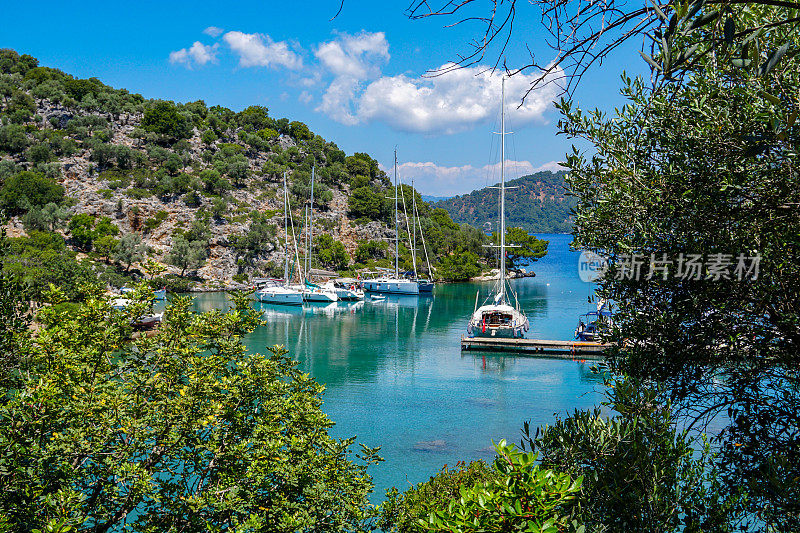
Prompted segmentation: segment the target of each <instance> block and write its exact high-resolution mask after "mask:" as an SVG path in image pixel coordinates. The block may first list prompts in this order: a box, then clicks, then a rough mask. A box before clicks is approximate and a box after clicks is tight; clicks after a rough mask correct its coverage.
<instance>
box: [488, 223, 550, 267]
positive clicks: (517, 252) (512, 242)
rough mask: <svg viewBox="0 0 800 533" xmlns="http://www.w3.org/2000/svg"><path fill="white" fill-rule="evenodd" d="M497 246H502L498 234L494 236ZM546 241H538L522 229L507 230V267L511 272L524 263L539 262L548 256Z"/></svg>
mask: <svg viewBox="0 0 800 533" xmlns="http://www.w3.org/2000/svg"><path fill="white" fill-rule="evenodd" d="M492 239H493V240H494V243H495V244H500V237H499V236H498V235H497V233H494V234H493V235H492ZM548 244H549V243H548V242H547V241H545V240H542V239H538V238H536V237H535V236H533V235H530V234H529V233H528V232H527V231H525V230H524V229H522V228H508V229H507V230H506V245H507V246H508V248H506V267H507V268H508V269H509V270H514V269H517V268H519V267H520V266H521V265H520V263H522V262H534V261H538V260H539V259H541V258H542V257H544V256H545V255H547V245H548Z"/></svg>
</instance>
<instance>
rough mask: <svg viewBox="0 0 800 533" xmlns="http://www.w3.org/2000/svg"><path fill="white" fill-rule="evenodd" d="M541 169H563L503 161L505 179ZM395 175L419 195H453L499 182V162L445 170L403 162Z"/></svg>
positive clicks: (548, 163)
mask: <svg viewBox="0 0 800 533" xmlns="http://www.w3.org/2000/svg"><path fill="white" fill-rule="evenodd" d="M381 167H382V168H383V169H384V170H386V171H387V172H389V170H390V169H389V168H388V167H386V166H384V165H381ZM543 170H549V171H551V172H555V171H557V170H563V167H561V166H560V165H559V164H558V163H557V162H556V161H550V162H547V163H544V164H543V165H538V166H537V165H534V164H533V163H531V162H530V161H513V160H506V179H514V178H518V177H520V176H524V175H527V174H533V173H535V172H541V171H543ZM397 173H398V175H399V176H400V179H401V180H402V181H403V183H409V184H410V183H411V180H412V179H413V180H414V186H415V188H416V189H417V190H418V191H420V192H421V193H422V194H430V195H434V196H453V195H456V194H465V193H468V192H470V191H474V190H475V189H481V188H483V187H487V186H489V185H494V184H495V183H497V182H498V181H500V163H499V162H498V163H494V164H491V165H484V166H481V167H475V166H472V165H463V166H454V167H448V166H442V165H437V164H436V163H433V162H430V161H427V162H406V163H401V164H399V165H398V166H397ZM512 194H513V193H512Z"/></svg>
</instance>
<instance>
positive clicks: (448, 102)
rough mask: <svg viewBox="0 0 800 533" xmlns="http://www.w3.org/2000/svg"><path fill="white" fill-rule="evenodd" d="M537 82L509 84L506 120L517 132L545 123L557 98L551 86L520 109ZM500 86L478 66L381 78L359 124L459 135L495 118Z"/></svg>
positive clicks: (364, 101) (520, 77) (369, 91)
mask: <svg viewBox="0 0 800 533" xmlns="http://www.w3.org/2000/svg"><path fill="white" fill-rule="evenodd" d="M442 68H443V69H445V68H447V65H444V66H443V67H442ZM556 75H557V74H556ZM534 78H535V75H530V76H528V75H525V74H517V75H516V76H512V77H511V78H508V79H507V80H506V117H507V118H508V119H509V121H510V122H511V123H512V124H513V125H514V126H523V125H525V124H529V123H531V122H536V121H540V122H543V121H544V113H545V111H547V109H548V108H549V107H550V105H551V103H552V101H553V100H554V99H555V98H556V96H557V94H558V88H557V87H556V86H555V84H549V85H546V86H544V87H541V88H539V89H536V90H535V91H532V92H531V93H530V94H528V96H527V98H526V99H525V102H524V104H523V105H521V106H520V105H519V103H520V101H521V100H522V96H523V95H524V94H525V92H526V91H527V90H528V89H529V88H530V85H531V83H532V82H533V81H534ZM500 84H501V77H500V75H499V74H495V75H491V73H490V72H489V71H488V70H487V69H486V68H485V67H480V66H476V67H469V68H463V69H456V70H451V71H450V72H448V73H446V74H443V75H441V76H437V77H434V78H429V79H422V78H416V79H413V78H409V77H407V76H404V75H400V76H392V77H382V78H380V79H378V80H376V81H373V82H372V83H370V84H369V85H368V86H367V88H366V89H365V90H364V92H363V94H361V95H360V97H359V101H358V106H357V110H358V111H357V115H358V118H359V121H360V122H370V121H381V122H385V123H386V124H388V125H389V126H391V127H393V128H395V129H397V130H400V131H407V132H414V133H430V134H437V133H447V134H449V133H456V132H459V131H463V130H466V129H470V128H472V127H474V126H476V125H478V124H480V123H483V122H486V121H487V120H488V119H490V118H491V117H494V116H495V115H496V114H497V110H498V108H499V107H500Z"/></svg>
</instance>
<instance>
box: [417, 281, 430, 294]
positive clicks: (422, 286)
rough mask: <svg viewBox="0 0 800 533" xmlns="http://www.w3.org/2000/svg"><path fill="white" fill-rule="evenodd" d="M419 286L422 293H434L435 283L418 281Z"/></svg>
mask: <svg viewBox="0 0 800 533" xmlns="http://www.w3.org/2000/svg"><path fill="white" fill-rule="evenodd" d="M417 286H418V287H419V292H421V293H423V292H424V293H430V292H433V282H432V281H418V282H417Z"/></svg>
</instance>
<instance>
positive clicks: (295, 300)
mask: <svg viewBox="0 0 800 533" xmlns="http://www.w3.org/2000/svg"><path fill="white" fill-rule="evenodd" d="M255 296H256V299H257V300H258V301H259V302H261V303H265V304H278V305H303V294H302V293H299V292H285V291H275V290H269V289H262V290H260V291H256V293H255Z"/></svg>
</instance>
